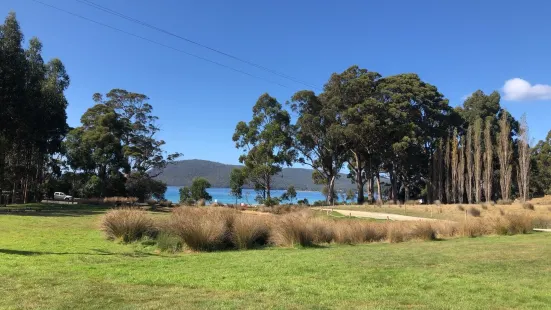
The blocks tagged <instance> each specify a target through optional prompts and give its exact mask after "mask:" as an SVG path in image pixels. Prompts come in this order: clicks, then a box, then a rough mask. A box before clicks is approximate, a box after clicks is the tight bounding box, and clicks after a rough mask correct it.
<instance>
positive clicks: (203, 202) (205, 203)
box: [197, 198, 207, 207]
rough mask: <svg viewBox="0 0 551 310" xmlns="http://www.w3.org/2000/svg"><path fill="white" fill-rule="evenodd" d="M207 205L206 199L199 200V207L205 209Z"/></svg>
mask: <svg viewBox="0 0 551 310" xmlns="http://www.w3.org/2000/svg"><path fill="white" fill-rule="evenodd" d="M206 205H207V202H206V200H205V199H203V198H201V199H199V200H197V206H198V207H204V206H206Z"/></svg>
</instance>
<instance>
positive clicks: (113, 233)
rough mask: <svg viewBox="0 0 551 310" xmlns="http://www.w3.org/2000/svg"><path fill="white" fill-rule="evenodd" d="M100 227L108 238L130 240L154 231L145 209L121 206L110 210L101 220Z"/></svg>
mask: <svg viewBox="0 0 551 310" xmlns="http://www.w3.org/2000/svg"><path fill="white" fill-rule="evenodd" d="M101 229H102V230H103V232H104V233H105V235H106V236H107V238H108V239H111V240H113V239H116V240H121V241H123V242H132V241H136V240H139V239H141V238H142V237H144V236H147V235H152V234H154V233H155V227H154V225H153V220H152V219H151V218H150V217H149V216H148V215H147V213H146V212H145V211H142V210H139V209H129V208H122V209H116V210H110V211H108V212H107V213H105V215H104V216H103V218H102V220H101Z"/></svg>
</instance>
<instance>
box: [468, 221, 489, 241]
mask: <svg viewBox="0 0 551 310" xmlns="http://www.w3.org/2000/svg"><path fill="white" fill-rule="evenodd" d="M486 234H488V227H487V223H484V222H483V221H482V220H480V219H473V220H469V221H467V222H464V223H463V236H466V237H471V238H474V237H480V236H482V235H486Z"/></svg>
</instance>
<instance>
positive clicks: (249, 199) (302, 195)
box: [165, 186, 325, 205]
mask: <svg viewBox="0 0 551 310" xmlns="http://www.w3.org/2000/svg"><path fill="white" fill-rule="evenodd" d="M179 189H180V187H179V186H168V187H167V189H166V193H165V198H166V199H167V200H169V201H172V202H175V203H177V202H178V201H180V192H179ZM207 192H208V193H209V194H210V195H211V196H212V201H217V202H220V203H235V197H233V196H231V195H230V189H229V188H209V189H207ZM283 193H285V191H284V190H272V191H271V194H272V197H281V195H282V194H283ZM255 197H256V192H255V191H254V190H253V189H243V198H242V199H239V200H237V203H242V202H243V203H246V204H253V205H254V204H256V201H255V200H254V198H255ZM302 199H308V202H309V203H313V202H314V201H318V200H325V196H323V194H322V193H320V192H310V191H297V197H296V198H295V200H294V202H296V201H298V200H302Z"/></svg>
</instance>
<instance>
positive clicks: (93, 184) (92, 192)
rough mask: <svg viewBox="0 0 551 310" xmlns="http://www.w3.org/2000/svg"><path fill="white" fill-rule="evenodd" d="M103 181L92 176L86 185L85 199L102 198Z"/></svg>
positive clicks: (84, 189)
mask: <svg viewBox="0 0 551 310" xmlns="http://www.w3.org/2000/svg"><path fill="white" fill-rule="evenodd" d="M102 188H103V181H102V180H101V179H100V178H99V177H98V176H96V175H92V176H91V177H90V178H89V179H88V181H87V182H86V184H85V185H84V188H83V192H82V194H83V195H84V197H88V198H89V197H100V195H101V189H102Z"/></svg>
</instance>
